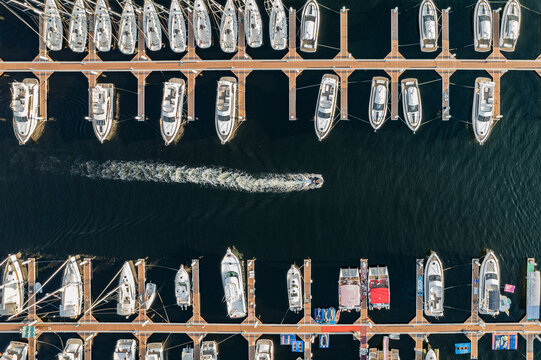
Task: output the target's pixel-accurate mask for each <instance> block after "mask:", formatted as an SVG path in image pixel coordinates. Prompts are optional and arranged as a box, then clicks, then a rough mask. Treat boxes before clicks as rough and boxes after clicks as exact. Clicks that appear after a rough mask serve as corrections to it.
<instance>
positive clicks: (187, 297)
mask: <svg viewBox="0 0 541 360" xmlns="http://www.w3.org/2000/svg"><path fill="white" fill-rule="evenodd" d="M191 295H192V292H191V283H190V276H189V275H188V272H187V271H186V269H185V268H184V265H181V266H180V269H178V271H177V274H176V275H175V298H176V299H177V305H178V306H180V307H181V308H182V309H183V310H186V308H188V306H190V305H191V304H192V296H191Z"/></svg>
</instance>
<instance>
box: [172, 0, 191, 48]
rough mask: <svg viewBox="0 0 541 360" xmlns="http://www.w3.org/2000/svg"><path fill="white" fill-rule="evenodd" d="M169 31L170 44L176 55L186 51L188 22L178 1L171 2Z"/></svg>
mask: <svg viewBox="0 0 541 360" xmlns="http://www.w3.org/2000/svg"><path fill="white" fill-rule="evenodd" d="M167 29H168V32H169V44H170V46H171V50H173V52H176V53H181V52H184V51H186V42H187V41H188V40H187V38H188V37H187V33H186V20H185V19H184V14H183V13H182V9H181V8H180V4H179V2H178V0H171V7H170V9H169V19H168V20H167Z"/></svg>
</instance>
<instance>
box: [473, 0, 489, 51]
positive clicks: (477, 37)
mask: <svg viewBox="0 0 541 360" xmlns="http://www.w3.org/2000/svg"><path fill="white" fill-rule="evenodd" d="M473 45H474V48H475V51H477V52H487V51H490V49H491V48H492V8H491V7H490V3H489V2H488V0H478V1H477V4H476V5H475V10H474V11H473Z"/></svg>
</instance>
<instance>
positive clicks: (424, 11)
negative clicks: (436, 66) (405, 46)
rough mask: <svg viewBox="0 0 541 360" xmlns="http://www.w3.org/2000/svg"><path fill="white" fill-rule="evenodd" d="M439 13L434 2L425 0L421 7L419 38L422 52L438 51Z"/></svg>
mask: <svg viewBox="0 0 541 360" xmlns="http://www.w3.org/2000/svg"><path fill="white" fill-rule="evenodd" d="M438 31H439V22H438V11H437V8H436V5H434V2H433V1H432V0H423V2H422V3H421V6H420V7H419V36H420V41H421V51H423V52H433V51H436V50H438Z"/></svg>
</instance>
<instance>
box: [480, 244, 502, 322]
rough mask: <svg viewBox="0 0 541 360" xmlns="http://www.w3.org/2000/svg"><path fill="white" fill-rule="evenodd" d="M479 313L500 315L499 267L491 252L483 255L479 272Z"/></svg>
mask: <svg viewBox="0 0 541 360" xmlns="http://www.w3.org/2000/svg"><path fill="white" fill-rule="evenodd" d="M479 313H480V314H484V315H492V316H496V315H498V314H499V313H500V265H499V264H498V259H497V258H496V255H494V252H493V251H489V252H488V253H487V254H486V255H485V257H484V259H483V263H482V264H481V270H480V272H479Z"/></svg>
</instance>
